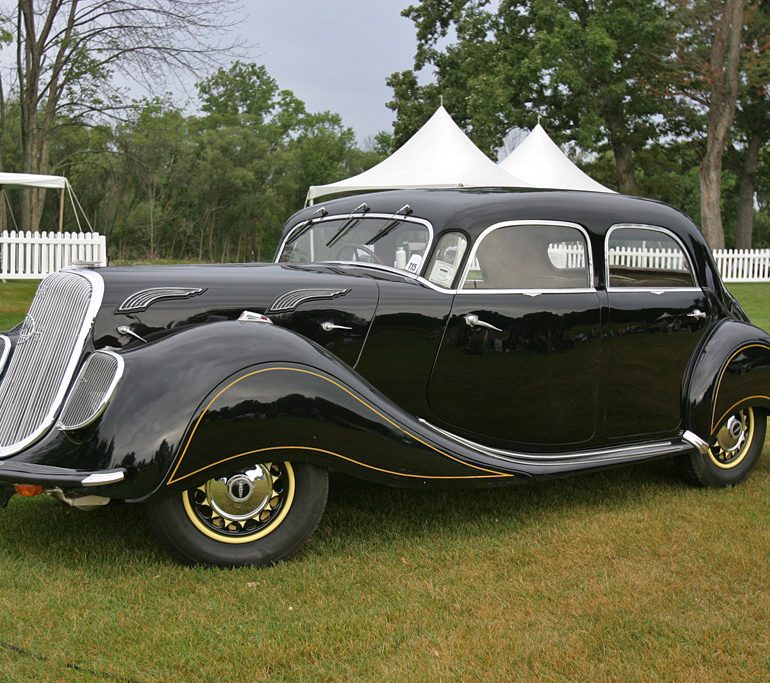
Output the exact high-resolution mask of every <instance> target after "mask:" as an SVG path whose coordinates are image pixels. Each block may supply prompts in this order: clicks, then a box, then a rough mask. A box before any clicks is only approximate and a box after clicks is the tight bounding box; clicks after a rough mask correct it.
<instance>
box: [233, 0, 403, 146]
mask: <svg viewBox="0 0 770 683" xmlns="http://www.w3.org/2000/svg"><path fill="white" fill-rule="evenodd" d="M410 4H412V2H410V1H409V0H244V3H243V9H244V13H245V15H246V16H245V18H244V21H243V23H242V25H241V27H240V28H239V29H238V32H239V33H240V35H241V37H242V38H244V39H246V40H247V41H248V42H249V43H251V44H252V45H254V47H253V48H252V49H251V50H250V51H249V58H250V59H251V60H253V61H257V62H260V63H262V64H264V65H265V67H266V68H267V70H268V72H269V73H270V75H271V76H273V78H275V79H276V80H277V81H278V85H279V86H280V87H281V88H286V89H289V90H292V91H293V92H294V94H295V95H296V96H297V97H299V98H300V99H301V100H303V101H304V102H305V104H306V106H307V108H308V110H309V111H324V110H327V109H328V110H331V111H333V112H336V113H338V114H340V115H341V116H342V120H343V123H344V124H345V125H346V126H350V127H351V128H353V130H354V131H355V132H356V137H357V138H358V142H359V144H363V143H364V142H365V140H366V138H367V137H368V136H374V135H375V134H376V133H377V132H378V131H380V130H388V131H390V130H391V126H392V123H393V112H392V111H391V110H390V109H388V108H387V107H386V106H385V105H386V103H387V102H388V101H389V100H390V98H391V93H392V91H391V89H390V88H389V87H388V86H387V85H385V79H386V78H387V77H388V76H389V75H390V74H391V73H393V72H394V71H403V70H404V69H410V68H412V60H413V58H414V52H415V47H416V38H415V31H414V25H413V24H412V22H411V21H410V20H409V19H406V18H404V17H402V16H401V11H402V10H403V9H404V8H406V7H408V6H409V5H410Z"/></svg>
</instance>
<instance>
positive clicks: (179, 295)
mask: <svg viewBox="0 0 770 683" xmlns="http://www.w3.org/2000/svg"><path fill="white" fill-rule="evenodd" d="M205 291H206V290H205V289H202V288H200V287H151V288H150V289H142V290H140V291H138V292H134V293H133V294H132V295H131V296H129V297H128V298H127V299H126V300H125V301H124V302H123V303H122V304H120V306H118V307H117V309H116V311H115V312H116V313H141V312H142V311H146V310H147V309H148V308H149V307H150V306H152V305H153V304H154V303H155V302H157V301H162V300H165V299H189V298H190V297H192V296H199V295H201V294H203V292H205Z"/></svg>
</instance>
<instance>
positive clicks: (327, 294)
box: [267, 288, 350, 313]
mask: <svg viewBox="0 0 770 683" xmlns="http://www.w3.org/2000/svg"><path fill="white" fill-rule="evenodd" d="M348 292H350V288H347V289H292V290H291V291H289V292H284V293H283V294H281V296H279V297H278V298H277V299H276V300H275V301H273V303H272V304H271V305H270V308H268V309H267V312H268V313H288V312H290V311H293V310H294V309H295V308H297V307H298V306H300V305H301V304H304V303H305V302H306V301H322V300H325V299H337V298H339V297H341V296H345V295H346V294H348Z"/></svg>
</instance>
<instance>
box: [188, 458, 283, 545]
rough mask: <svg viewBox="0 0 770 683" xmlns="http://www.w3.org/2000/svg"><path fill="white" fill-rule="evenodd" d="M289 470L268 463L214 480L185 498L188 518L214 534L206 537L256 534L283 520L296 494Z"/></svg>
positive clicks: (192, 491)
mask: <svg viewBox="0 0 770 683" xmlns="http://www.w3.org/2000/svg"><path fill="white" fill-rule="evenodd" d="M286 468H287V464H285V463H266V464H263V465H254V466H252V467H249V468H248V469H244V470H241V471H240V472H236V473H235V474H232V475H230V476H228V477H219V478H217V479H210V480H209V481H207V482H206V483H205V484H203V485H201V486H199V487H198V488H197V489H193V490H191V491H187V492H186V493H185V494H184V495H185V496H186V497H187V500H188V503H189V512H188V514H190V515H192V516H193V517H194V519H197V520H198V522H197V523H202V524H203V526H204V527H205V528H206V529H208V530H210V531H207V532H206V533H210V532H214V533H215V534H216V535H217V536H219V537H222V536H225V537H226V536H232V537H243V536H251V535H253V534H256V533H257V532H259V531H261V530H262V529H265V528H266V527H268V526H269V525H270V524H271V523H272V522H273V521H274V520H276V519H277V518H278V517H279V514H280V513H281V511H282V510H283V508H284V506H285V505H286V504H287V500H288V499H289V497H290V495H291V494H292V491H291V489H292V488H293V485H292V484H291V483H290V482H292V481H293V478H291V477H289V475H288V472H287V469H286ZM223 540H225V539H223ZM234 542H235V541H234Z"/></svg>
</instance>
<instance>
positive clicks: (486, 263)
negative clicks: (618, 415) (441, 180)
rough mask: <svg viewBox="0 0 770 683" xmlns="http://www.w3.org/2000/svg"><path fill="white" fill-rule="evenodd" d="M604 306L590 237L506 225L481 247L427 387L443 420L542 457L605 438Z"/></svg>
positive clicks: (562, 228)
mask: <svg viewBox="0 0 770 683" xmlns="http://www.w3.org/2000/svg"><path fill="white" fill-rule="evenodd" d="M600 349H601V337H600V306H599V298H598V295H597V293H596V291H595V290H594V288H593V274H592V267H591V258H590V249H589V247H588V238H587V234H586V233H585V231H584V230H583V229H582V228H581V227H580V226H577V225H573V224H562V223H550V222H549V223H545V222H543V223H532V222H526V223H522V222H514V223H505V224H500V225H496V226H492V227H491V228H488V229H487V230H486V231H485V232H484V233H482V235H481V236H480V237H479V239H478V240H477V242H476V244H475V246H474V249H473V251H472V253H471V255H470V258H469V260H468V265H467V266H466V269H465V273H464V277H463V278H462V280H461V285H460V288H459V289H458V291H457V294H456V295H455V298H454V301H453V304H452V311H451V314H450V316H449V319H448V322H447V327H446V331H445V334H444V338H443V340H442V343H441V347H440V349H439V353H438V356H437V359H436V364H435V367H434V370H433V373H432V375H431V379H430V383H429V387H428V400H429V403H430V407H431V410H432V412H433V413H434V415H435V417H436V418H438V419H439V420H440V421H441V422H443V423H445V424H446V425H447V427H448V428H450V429H452V428H454V429H456V430H459V431H462V432H465V433H467V434H468V435H469V438H473V437H474V436H475V437H476V440H479V441H482V442H487V443H491V442H500V441H502V442H506V443H508V444H511V446H522V445H524V446H530V447H533V448H535V449H540V450H550V449H558V447H559V446H562V445H566V444H577V443H584V442H588V441H590V440H591V439H592V438H593V437H594V435H595V432H596V425H597V411H598V390H599V360H600Z"/></svg>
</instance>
